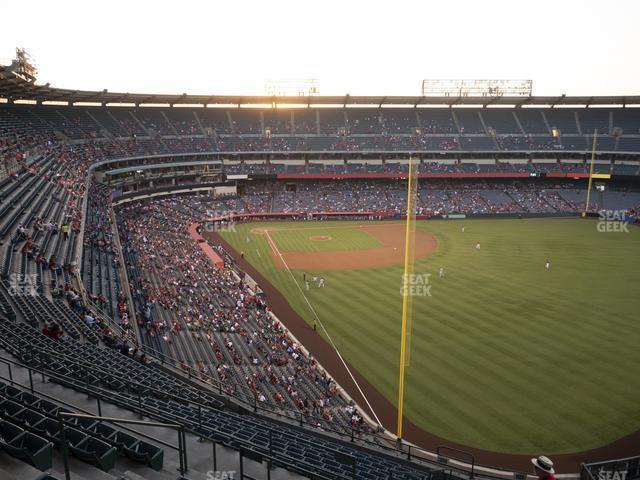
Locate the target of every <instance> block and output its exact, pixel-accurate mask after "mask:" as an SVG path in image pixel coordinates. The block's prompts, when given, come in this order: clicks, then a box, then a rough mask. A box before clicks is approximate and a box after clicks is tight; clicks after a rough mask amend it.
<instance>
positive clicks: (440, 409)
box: [224, 220, 640, 454]
mask: <svg viewBox="0 0 640 480" xmlns="http://www.w3.org/2000/svg"><path fill="white" fill-rule="evenodd" d="M296 225H299V226H300V227H301V228H303V227H305V226H307V225H309V224H306V223H300V224H294V223H291V222H287V223H267V224H255V223H254V224H247V225H238V226H236V230H237V233H233V232H228V233H225V234H224V237H225V238H226V239H227V240H228V241H229V242H230V243H231V244H233V245H234V246H236V248H237V249H238V250H244V251H245V258H247V259H248V260H249V261H250V262H251V263H252V264H253V265H254V266H255V267H256V268H257V269H258V270H259V271H260V272H261V273H262V274H263V275H264V276H265V277H266V278H267V279H268V280H269V281H271V282H272V283H273V284H274V285H276V286H277V287H278V288H279V289H280V290H281V291H282V292H285V294H286V297H287V299H288V300H289V302H290V304H291V305H292V307H293V308H295V309H296V311H298V312H299V313H300V314H301V315H302V316H303V317H304V318H306V319H307V320H308V321H311V318H312V316H311V314H310V312H309V311H308V309H307V307H306V306H305V304H304V302H303V300H302V298H301V296H300V295H299V293H298V291H297V287H296V286H295V285H294V284H293V280H292V278H291V277H290V275H289V274H288V273H286V272H284V271H281V270H278V269H276V268H275V267H274V264H273V262H272V260H271V257H270V254H269V252H270V247H269V245H268V243H267V241H266V238H265V236H264V235H255V234H251V233H249V232H250V230H251V229H253V228H256V227H268V228H269V229H274V228H292V227H294V226H296ZM462 225H463V223H461V222H459V221H428V222H419V223H418V228H419V229H422V230H424V231H426V232H428V233H430V234H432V235H434V236H435V237H436V238H437V240H438V251H437V252H435V253H434V254H432V255H431V256H429V257H428V258H425V259H421V260H418V261H417V262H416V266H415V271H416V272H417V273H430V274H432V276H431V278H430V281H431V284H432V287H431V294H432V296H431V297H416V298H414V307H415V315H414V321H413V340H412V352H413V353H412V364H411V366H410V367H409V368H408V369H407V377H406V397H405V399H406V405H405V412H406V415H407V416H408V417H409V418H410V419H411V420H412V421H413V422H414V423H415V424H417V425H418V426H420V427H422V428H423V429H425V430H426V431H429V432H431V433H434V434H436V435H440V436H442V437H444V438H447V439H449V440H451V441H456V442H459V443H462V444H465V445H469V446H473V447H478V448H485V449H489V450H494V451H500V452H509V453H530V454H536V453H540V452H545V453H547V454H554V453H568V452H574V451H581V450H586V449H590V448H595V447H599V446H603V445H605V444H608V443H610V442H612V441H613V440H616V439H617V438H620V437H621V436H623V435H625V434H628V433H631V432H633V431H636V430H638V429H640V406H639V404H638V400H639V399H640V325H639V324H638V319H639V318H640V295H639V294H640V288H639V287H640V230H638V229H636V228H631V229H630V233H626V234H619V233H598V232H597V230H596V224H595V222H593V221H582V220H476V221H465V222H464V226H465V232H464V233H462V231H461V226H462ZM314 226H316V227H317V228H314V233H313V235H330V236H332V237H334V238H344V239H345V240H344V242H343V245H342V247H343V248H344V249H353V248H357V246H356V243H354V244H351V243H350V242H349V241H348V238H349V237H350V235H351V234H350V233H348V234H347V233H345V236H344V237H342V235H340V236H338V233H337V231H338V230H336V229H335V228H333V227H335V226H342V227H344V231H345V232H351V231H353V230H352V229H350V228H349V226H348V224H347V223H343V222H327V223H324V224H322V225H318V224H314ZM329 227H331V229H329ZM399 228H402V227H401V225H399ZM316 230H317V231H316ZM339 231H342V230H340V229H339ZM281 234H282V235H283V236H284V235H288V233H287V232H281V233H278V234H277V236H278V245H281V242H285V241H286V240H284V237H283V238H280V237H281ZM247 236H248V237H249V238H250V242H249V243H246V237H247ZM476 241H480V242H481V245H482V248H481V250H480V251H477V250H476V249H475V243H476ZM309 243H311V242H309ZM315 243H323V242H315ZM334 246H335V244H334ZM546 258H550V259H551V263H552V265H551V270H550V271H547V270H546V269H545V268H544V263H545V259H546ZM440 266H443V267H444V268H445V278H444V279H439V278H437V271H438V268H439V267H440ZM293 273H294V276H295V278H296V280H297V281H298V282H300V283H301V282H302V273H301V272H295V271H294V272H293ZM318 273H320V274H322V276H323V277H324V278H325V280H326V288H324V289H318V288H312V289H311V290H310V291H309V292H308V296H309V299H310V301H311V303H312V304H313V306H314V308H315V309H316V310H317V311H318V313H319V316H320V318H321V320H322V322H323V324H324V325H325V326H326V328H327V330H328V331H329V333H330V335H331V336H332V338H333V340H334V342H335V343H336V344H337V345H338V348H339V349H340V351H341V353H342V354H343V355H344V356H345V357H346V358H347V360H348V361H349V362H350V363H351V364H353V365H354V366H355V367H356V368H357V369H358V370H359V371H360V372H361V373H362V374H363V375H365V376H366V378H367V379H368V380H369V381H370V382H371V383H372V384H374V385H375V386H376V387H377V388H378V389H379V391H380V392H381V393H382V394H383V395H384V396H385V397H387V398H388V399H389V400H390V401H391V402H392V403H394V404H395V402H396V396H397V374H398V357H399V339H400V311H401V296H400V284H401V276H402V268H401V266H400V265H398V266H393V267H387V268H377V269H366V270H352V271H339V270H338V271H326V272H318Z"/></svg>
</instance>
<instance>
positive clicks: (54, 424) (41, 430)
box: [31, 417, 62, 446]
mask: <svg viewBox="0 0 640 480" xmlns="http://www.w3.org/2000/svg"><path fill="white" fill-rule="evenodd" d="M31 429H32V430H33V431H34V432H36V433H37V434H38V435H40V436H41V437H43V438H46V439H47V440H49V441H50V442H52V443H53V444H54V445H55V446H60V445H61V444H62V436H61V434H60V422H59V421H58V420H54V419H52V418H47V417H45V418H44V419H43V420H42V421H41V422H39V423H37V424H35V425H33V426H32V428H31Z"/></svg>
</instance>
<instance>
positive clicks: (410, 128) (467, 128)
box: [0, 106, 640, 139]
mask: <svg viewBox="0 0 640 480" xmlns="http://www.w3.org/2000/svg"><path fill="white" fill-rule="evenodd" d="M0 111H3V112H7V113H4V114H3V115H6V116H7V117H9V118H11V119H12V120H13V121H14V123H15V122H18V123H20V124H30V125H32V128H33V129H36V130H38V131H44V132H52V131H54V130H56V131H59V132H61V133H63V134H65V135H67V136H69V137H70V138H73V139H81V138H92V137H101V136H103V135H102V132H101V130H102V129H105V130H106V131H107V132H109V133H110V134H111V135H113V136H127V135H134V134H135V135H145V134H147V133H150V132H155V133H158V134H160V135H174V134H176V133H177V134H179V135H202V134H203V133H206V132H208V131H211V132H216V133H218V134H264V132H265V130H266V129H268V130H270V132H271V133H272V134H282V135H289V134H317V133H318V132H320V133H321V134H338V133H339V132H340V131H341V130H344V131H346V132H348V133H350V134H382V133H387V134H400V133H404V134H408V133H414V132H415V131H416V129H422V130H423V131H425V132H426V133H434V134H446V133H456V134H457V133H462V134H484V133H489V132H491V131H493V132H496V133H498V134H516V135H517V134H548V135H550V134H551V133H552V132H551V129H553V128H556V129H558V131H559V132H560V133H561V134H563V135H577V134H585V135H587V134H591V133H592V132H593V130H594V129H597V130H598V133H599V134H600V135H609V134H613V133H614V130H615V131H618V130H619V132H618V133H623V134H626V135H638V134H640V109H631V108H629V109H624V108H621V109H608V108H581V109H576V108H549V109H537V108H536V109H533V108H526V109H525V108H523V109H509V108H485V109H477V108H456V109H437V108H416V109H403V108H380V109H371V108H346V109H339V108H335V109H334V108H321V109H291V110H287V109H273V110H272V109H269V110H263V109H255V108H236V109H229V110H227V109H214V108H200V109H191V108H184V107H182V108H153V107H146V108H130V107H114V108H100V107H59V106H40V107H34V106H11V107H6V106H4V107H2V108H1V109H0ZM1 116H2V115H0V117H1ZM5 122H6V120H5ZM2 123H3V122H2V121H0V127H1V126H2Z"/></svg>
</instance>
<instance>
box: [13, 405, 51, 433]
mask: <svg viewBox="0 0 640 480" xmlns="http://www.w3.org/2000/svg"><path fill="white" fill-rule="evenodd" d="M14 418H15V420H16V422H17V423H18V425H20V426H22V427H24V428H26V429H31V427H33V426H34V425H37V424H38V423H40V422H41V421H42V420H44V419H45V416H44V415H42V414H41V413H38V412H36V411H35V410H31V409H30V408H25V409H24V410H22V411H21V412H19V413H18V414H16V415H14Z"/></svg>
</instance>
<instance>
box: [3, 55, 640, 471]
mask: <svg viewBox="0 0 640 480" xmlns="http://www.w3.org/2000/svg"><path fill="white" fill-rule="evenodd" d="M39 75H40V74H39V73H38V71H37V70H36V68H35V63H34V61H33V60H32V59H31V57H30V56H29V54H28V53H27V52H26V51H25V50H24V49H15V58H13V59H10V60H7V61H5V62H0V277H1V278H0V478H2V479H20V480H36V479H51V480H56V479H57V480H62V479H78V480H83V479H104V480H116V479H117V480H139V479H159V480H170V479H186V480H196V479H197V480H200V479H207V480H209V479H222V478H225V479H232V478H239V479H255V480H258V479H271V478H274V479H298V478H300V479H302V478H308V479H319V480H332V479H370V480H386V479H397V480H411V479H414V480H418V479H420V480H471V479H474V478H479V479H486V480H499V479H507V480H509V479H515V480H534V479H536V478H538V479H540V480H554V479H555V478H558V479H559V480H561V479H576V480H577V479H578V478H579V479H580V480H633V479H637V478H640V347H639V346H640V327H639V326H638V319H639V318H640V317H639V312H640V229H639V227H640V94H639V95H637V96H634V95H611V96H606V95H592V96H584V95H564V94H557V95H534V94H533V91H532V83H531V82H530V81H519V80H438V81H436V80H425V81H423V83H422V91H421V92H420V93H421V94H420V95H414V96H411V95H395V96H393V95H351V94H347V95H321V94H319V93H318V84H317V81H316V80H313V81H302V82H300V83H298V84H296V87H295V88H296V89H298V90H300V89H301V88H304V89H305V90H304V92H303V93H299V92H298V93H291V92H289V91H287V90H286V87H288V86H289V84H287V83H286V82H285V83H283V84H281V85H279V88H281V90H273V91H270V92H269V93H268V94H264V95H248V94H247V95H231V94H215V93H214V94H206V95H198V94H187V93H184V94H178V95H176V94H170V93H148V94H147V93H124V92H122V93H119V92H117V91H111V90H110V89H105V90H92V89H88V88H87V89H74V88H64V87H65V86H64V85H61V86H60V87H58V86H53V85H51V84H49V83H42V82H40V81H39V79H38V78H39ZM44 80H46V79H44ZM182 80H183V81H184V82H185V83H188V81H189V79H188V77H183V78H182ZM301 85H302V86H301ZM186 86H188V85H186ZM638 93H640V92H638Z"/></svg>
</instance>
